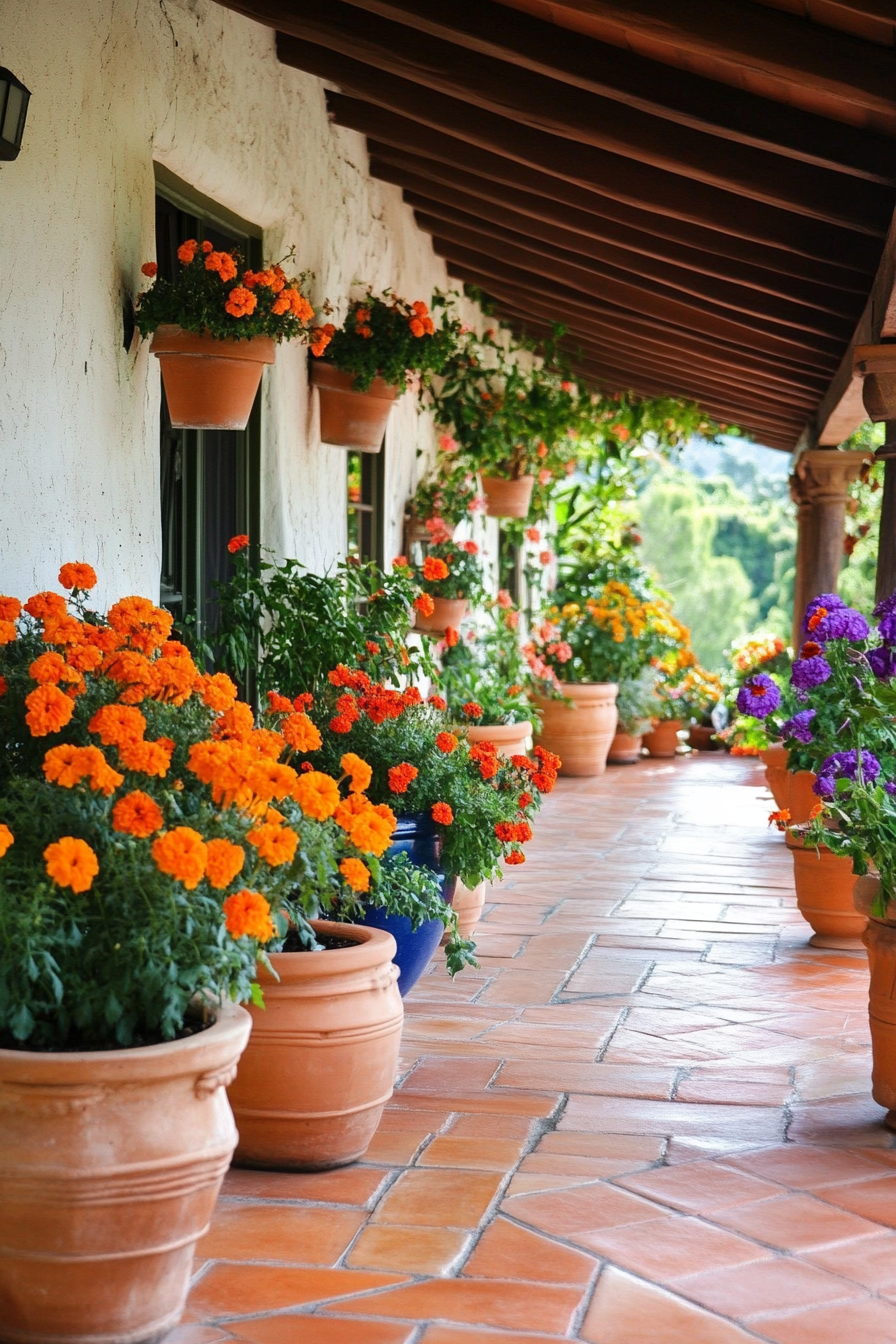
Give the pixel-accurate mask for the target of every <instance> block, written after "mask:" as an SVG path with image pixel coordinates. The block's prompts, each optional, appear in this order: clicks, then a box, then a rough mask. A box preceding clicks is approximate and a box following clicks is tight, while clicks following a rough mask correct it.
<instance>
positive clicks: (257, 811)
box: [187, 702, 307, 816]
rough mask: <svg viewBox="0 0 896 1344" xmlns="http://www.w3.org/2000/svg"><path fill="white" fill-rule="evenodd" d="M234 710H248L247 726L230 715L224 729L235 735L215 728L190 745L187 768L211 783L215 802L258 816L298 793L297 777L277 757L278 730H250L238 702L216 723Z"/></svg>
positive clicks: (244, 707) (281, 739) (249, 717)
mask: <svg viewBox="0 0 896 1344" xmlns="http://www.w3.org/2000/svg"><path fill="white" fill-rule="evenodd" d="M238 710H245V711H248V712H247V714H246V718H247V720H248V725H246V724H244V723H238V722H236V721H234V720H233V719H232V720H231V722H230V724H228V725H226V727H225V730H224V731H225V732H232V733H233V736H223V735H222V736H220V737H219V736H218V735H217V731H216V737H215V739H214V740H211V741H208V740H207V741H204V742H196V743H194V744H193V746H192V747H191V748H190V752H189V756H188V758H187V769H188V770H189V771H190V772H191V774H194V775H196V777H197V778H198V779H200V780H201V781H202V783H203V784H208V785H209V786H210V788H211V791H212V799H213V801H214V802H215V803H217V804H218V805H219V806H221V807H231V806H234V805H235V806H237V807H239V808H241V809H242V811H244V812H247V813H249V814H250V815H252V816H261V815H262V814H263V813H264V811H265V809H266V808H267V807H268V806H269V805H270V804H271V802H272V801H273V800H274V799H275V798H285V797H287V795H289V794H292V795H293V796H294V797H295V796H296V795H295V792H294V790H295V788H296V786H297V784H298V781H299V776H298V775H297V773H296V771H295V770H293V768H292V766H289V765H282V764H281V763H280V761H279V756H280V753H281V751H282V750H283V745H284V743H283V738H282V737H281V736H280V734H279V733H272V732H269V731H267V730H265V729H261V728H260V729H253V727H252V711H251V710H250V709H249V707H248V705H241V704H240V703H239V702H238V703H237V704H236V705H235V706H234V709H232V710H228V711H227V714H225V715H222V716H221V719H219V720H218V725H220V724H221V723H222V721H223V720H225V719H227V718H228V715H230V716H233V715H234V714H235V712H236V711H238ZM240 717H242V716H240ZM218 725H216V730H217V727H218ZM306 778H307V777H306ZM303 810H304V809H303Z"/></svg>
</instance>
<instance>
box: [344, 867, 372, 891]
mask: <svg viewBox="0 0 896 1344" xmlns="http://www.w3.org/2000/svg"><path fill="white" fill-rule="evenodd" d="M339 871H340V873H341V874H342V876H343V877H344V878H345V880H346V882H347V883H348V885H349V886H350V887H351V889H352V891H357V892H361V891H369V890H370V869H369V868H368V867H367V864H366V863H362V862H361V860H360V859H343V860H342V862H341V863H340V865H339Z"/></svg>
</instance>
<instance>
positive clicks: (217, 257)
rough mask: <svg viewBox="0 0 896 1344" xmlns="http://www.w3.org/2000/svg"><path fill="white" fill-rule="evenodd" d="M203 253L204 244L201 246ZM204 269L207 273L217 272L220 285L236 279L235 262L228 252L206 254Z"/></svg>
mask: <svg viewBox="0 0 896 1344" xmlns="http://www.w3.org/2000/svg"><path fill="white" fill-rule="evenodd" d="M202 250H203V252H204V251H205V244H204V243H203V245H202ZM205 269H206V270H207V271H217V273H218V275H219V277H220V279H221V283H222V284H225V285H226V284H227V282H228V280H233V279H234V278H235V277H236V262H235V261H234V259H233V257H232V256H231V254H230V253H229V252H215V251H214V250H212V251H210V252H208V253H207V254H206V258H205Z"/></svg>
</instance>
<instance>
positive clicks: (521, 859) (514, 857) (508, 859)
mask: <svg viewBox="0 0 896 1344" xmlns="http://www.w3.org/2000/svg"><path fill="white" fill-rule="evenodd" d="M504 862H505V863H513V864H516V863H525V862H526V856H525V854H524V853H523V851H522V850H521V849H512V850H511V851H510V853H509V854H506V855H505V856H504Z"/></svg>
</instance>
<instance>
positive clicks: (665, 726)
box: [644, 719, 681, 758]
mask: <svg viewBox="0 0 896 1344" xmlns="http://www.w3.org/2000/svg"><path fill="white" fill-rule="evenodd" d="M680 727H681V720H680V719H661V720H660V721H659V722H658V723H657V724H656V726H655V727H654V728H653V729H652V730H651V731H650V732H649V733H645V734H644V745H645V747H646V748H647V754H648V756H659V757H663V758H665V757H668V756H674V755H675V753H676V751H677V749H678V730H679V728H680Z"/></svg>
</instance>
